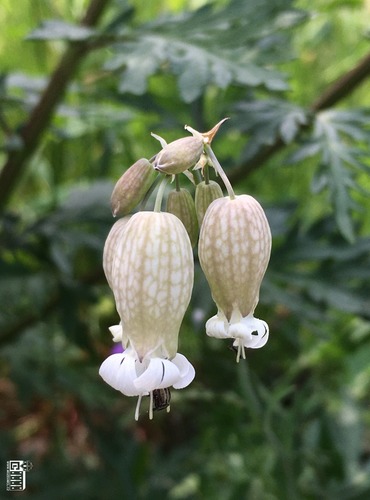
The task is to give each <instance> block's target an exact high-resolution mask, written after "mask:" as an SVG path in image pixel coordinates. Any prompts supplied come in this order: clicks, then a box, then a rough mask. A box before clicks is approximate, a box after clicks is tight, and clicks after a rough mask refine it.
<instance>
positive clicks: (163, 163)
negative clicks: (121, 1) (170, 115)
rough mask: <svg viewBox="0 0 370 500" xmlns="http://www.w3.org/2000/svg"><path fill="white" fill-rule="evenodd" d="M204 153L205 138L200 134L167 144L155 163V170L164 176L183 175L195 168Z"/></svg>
mask: <svg viewBox="0 0 370 500" xmlns="http://www.w3.org/2000/svg"><path fill="white" fill-rule="evenodd" d="M202 153H203V138H202V136H201V135H200V134H199V135H197V136H192V137H183V138H181V139H177V140H176V141H173V142H170V143H169V144H167V145H166V146H165V147H164V148H163V149H162V150H161V151H160V152H159V153H158V154H157V157H156V159H155V161H154V168H155V169H156V170H159V171H160V172H163V173H164V174H181V173H182V172H185V170H188V169H189V168H192V167H194V165H195V164H196V163H197V162H198V161H199V158H200V156H201V154H202Z"/></svg>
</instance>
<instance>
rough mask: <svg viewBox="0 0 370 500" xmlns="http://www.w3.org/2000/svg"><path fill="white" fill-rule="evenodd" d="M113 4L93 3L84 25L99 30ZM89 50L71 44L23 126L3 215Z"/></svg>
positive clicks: (3, 192)
mask: <svg viewBox="0 0 370 500" xmlns="http://www.w3.org/2000/svg"><path fill="white" fill-rule="evenodd" d="M109 2H110V0H91V2H90V5H89V7H88V8H87V11H86V14H85V16H84V18H83V19H82V20H81V25H83V26H90V27H91V26H95V25H96V24H97V23H98V21H99V19H100V18H101V16H102V15H103V13H104V10H105V9H106V7H107V5H108V4H109ZM89 50H90V46H89V44H88V42H80V43H73V44H70V46H69V47H68V48H67V50H66V52H65V53H64V55H63V56H62V59H61V61H60V63H59V65H58V66H57V68H56V69H55V71H54V73H53V74H52V76H51V78H50V80H49V83H48V85H47V87H46V88H45V90H44V92H43V94H42V95H41V97H40V100H39V102H38V103H37V104H36V106H35V107H34V108H33V110H32V112H31V113H30V116H29V118H28V120H27V122H26V123H24V124H23V126H22V130H21V133H20V137H21V141H22V148H21V149H20V150H17V151H10V152H9V154H8V157H7V160H6V163H5V164H4V166H3V168H2V170H1V172H0V211H2V210H4V208H5V206H6V205H7V203H8V201H9V199H10V197H11V195H12V194H13V191H14V190H15V189H16V187H17V184H18V182H19V181H20V179H21V177H22V174H23V172H24V171H25V168H26V165H27V161H28V160H29V159H30V158H31V157H32V155H33V153H34V152H35V150H36V149H37V147H38V145H39V143H40V140H41V137H42V135H43V133H44V131H45V130H46V128H47V127H48V125H49V123H50V121H51V118H52V116H53V114H54V112H55V109H56V107H57V105H58V104H59V102H60V101H61V100H62V98H63V96H64V93H65V91H66V88H67V86H68V84H69V83H70V81H71V80H72V78H73V76H74V74H75V72H76V70H77V67H78V65H79V64H80V62H81V60H82V59H83V58H84V56H85V55H86V54H87V52H88V51H89Z"/></svg>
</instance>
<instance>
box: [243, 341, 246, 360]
mask: <svg viewBox="0 0 370 500" xmlns="http://www.w3.org/2000/svg"><path fill="white" fill-rule="evenodd" d="M242 358H243V359H246V355H245V345H244V344H242Z"/></svg>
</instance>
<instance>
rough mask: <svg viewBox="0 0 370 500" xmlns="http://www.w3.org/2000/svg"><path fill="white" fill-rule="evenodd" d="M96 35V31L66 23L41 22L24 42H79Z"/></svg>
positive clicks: (57, 21) (55, 20) (56, 20)
mask: <svg viewBox="0 0 370 500" xmlns="http://www.w3.org/2000/svg"><path fill="white" fill-rule="evenodd" d="M95 35H96V31H95V30H94V29H92V28H88V27H86V26H81V25H77V24H71V23H67V22H65V21H60V20H58V19H50V20H46V21H43V22H42V23H41V25H40V26H39V27H38V28H36V29H35V30H33V31H32V32H31V33H30V34H29V35H27V37H26V40H68V41H71V42H81V41H85V40H88V39H89V38H92V37H93V36H95Z"/></svg>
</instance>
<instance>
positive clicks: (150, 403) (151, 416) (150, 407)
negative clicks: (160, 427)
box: [149, 391, 153, 420]
mask: <svg viewBox="0 0 370 500" xmlns="http://www.w3.org/2000/svg"><path fill="white" fill-rule="evenodd" d="M149 420H153V391H150V393H149Z"/></svg>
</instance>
